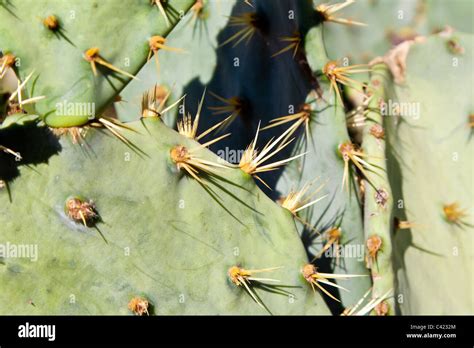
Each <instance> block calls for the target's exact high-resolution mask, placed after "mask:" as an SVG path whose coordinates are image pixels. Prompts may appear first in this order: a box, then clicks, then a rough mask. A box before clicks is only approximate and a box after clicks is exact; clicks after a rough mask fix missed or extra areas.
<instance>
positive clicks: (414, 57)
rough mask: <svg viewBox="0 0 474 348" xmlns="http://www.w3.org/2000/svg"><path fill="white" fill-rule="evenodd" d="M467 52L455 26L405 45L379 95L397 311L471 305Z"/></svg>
mask: <svg viewBox="0 0 474 348" xmlns="http://www.w3.org/2000/svg"><path fill="white" fill-rule="evenodd" d="M454 39H455V40H456V42H458V48H459V50H458V53H455V52H453V51H452V49H451V47H452V45H451V44H450V43H451V42H452V40H454ZM461 51H462V53H461ZM472 55H473V51H472V35H469V34H464V33H460V32H453V33H444V34H442V35H435V36H432V37H429V38H427V39H424V40H420V41H419V42H418V43H413V44H412V45H411V47H410V48H409V51H408V54H407V57H406V61H405V62H404V63H405V64H406V70H405V71H404V74H403V82H401V83H399V84H394V86H393V88H392V89H391V93H390V94H389V98H388V101H387V102H390V103H388V104H387V106H386V112H388V113H389V115H390V116H391V117H386V128H387V137H388V144H389V151H388V154H389V155H390V156H389V161H388V173H389V177H390V183H391V186H392V189H393V191H394V215H395V217H396V218H397V225H396V230H395V232H394V253H395V258H394V260H395V272H396V274H397V279H398V285H397V287H398V289H397V296H398V304H399V307H400V312H401V313H402V314H421V313H423V314H448V313H451V314H467V313H472V312H473V311H474V304H473V299H472V293H473V288H472V284H473V283H472V276H473V268H472V266H473V263H472V258H473V249H472V233H473V232H474V231H473V226H474V224H473V213H474V212H473V211H472V197H473V192H472V175H473V173H472V169H473V162H472V161H473V156H472V151H473V143H472V137H471V134H472V110H473V100H474V98H473V94H472V88H471V87H470V83H471V82H470V81H469V79H466V76H469V74H470V72H471V71H472V61H473V60H472ZM428 56H429V57H435V56H436V57H437V59H436V60H429V59H427V58H426V57H428ZM423 60H424V63H422V61H423ZM428 77H429V79H428ZM452 284H457V285H456V286H453V285H452Z"/></svg>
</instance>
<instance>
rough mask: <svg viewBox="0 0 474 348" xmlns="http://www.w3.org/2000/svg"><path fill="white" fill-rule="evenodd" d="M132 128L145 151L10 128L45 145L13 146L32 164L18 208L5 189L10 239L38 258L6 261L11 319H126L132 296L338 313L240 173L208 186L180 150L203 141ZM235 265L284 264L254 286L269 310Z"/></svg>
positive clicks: (273, 211) (219, 307)
mask: <svg viewBox="0 0 474 348" xmlns="http://www.w3.org/2000/svg"><path fill="white" fill-rule="evenodd" d="M131 126H133V127H134V128H135V129H136V130H137V131H138V132H140V133H142V134H134V133H132V132H130V134H128V133H127V136H128V137H129V138H130V140H131V141H133V142H134V143H135V144H136V145H137V146H138V147H139V148H140V150H141V151H143V156H140V155H139V154H137V153H134V152H131V151H130V149H129V148H128V147H126V146H125V145H124V144H122V143H121V142H120V141H118V140H116V139H113V138H111V137H109V136H107V135H104V134H101V133H100V132H99V131H97V130H90V131H88V133H87V135H86V136H85V138H84V139H83V141H84V142H85V143H86V144H87V147H86V146H80V145H78V144H73V143H72V141H71V139H70V137H69V136H67V135H66V136H63V137H61V139H60V140H57V138H56V137H55V136H53V135H51V134H49V131H47V129H46V128H36V127H28V128H21V129H19V130H17V131H16V132H13V133H11V134H9V135H8V137H7V140H10V141H11V142H15V139H18V138H20V137H29V138H30V139H34V140H35V141H37V149H35V150H30V151H29V150H28V149H27V148H26V146H24V145H21V144H16V143H15V144H13V143H8V145H9V146H12V147H16V148H17V149H18V150H20V151H21V153H22V155H23V156H24V158H25V160H26V161H28V160H31V162H30V163H31V165H32V167H31V168H30V167H29V166H20V168H18V169H19V173H18V175H19V176H18V177H17V178H16V179H15V180H14V181H13V182H12V183H11V186H10V190H11V200H12V202H11V203H9V197H8V194H7V192H6V191H5V190H3V192H1V193H0V200H1V202H2V203H1V205H2V207H3V208H2V212H1V215H0V219H1V223H2V240H5V241H8V242H9V243H10V244H11V245H34V246H35V247H36V248H37V255H36V257H32V258H30V259H15V258H4V259H2V263H1V264H0V277H1V279H2V281H1V284H2V291H1V295H0V304H1V305H0V307H1V308H2V313H3V314H127V313H130V312H129V309H128V308H127V304H128V303H129V301H130V300H132V298H134V297H140V298H145V299H146V300H147V301H148V302H149V303H150V304H152V309H150V311H153V314H198V313H199V314H206V313H207V314H266V313H268V312H271V313H273V314H327V313H328V311H327V309H326V306H325V305H324V303H323V302H322V299H321V297H320V296H319V295H317V294H314V293H313V292H312V290H311V288H310V287H309V285H308V284H307V283H306V281H305V280H304V279H303V277H302V275H301V273H300V270H301V268H302V267H303V266H304V265H305V264H306V263H307V260H306V255H305V252H304V248H303V245H302V243H301V241H300V239H299V238H298V234H297V232H296V229H295V226H294V222H293V220H292V218H291V215H290V214H289V213H288V212H286V211H285V210H284V209H282V208H280V207H278V206H277V205H276V204H275V203H273V202H272V201H271V200H270V199H269V198H267V197H266V196H265V195H264V194H263V192H261V191H260V190H259V189H258V188H257V187H256V186H255V184H254V183H253V181H252V179H251V177H248V176H246V175H244V174H243V173H242V172H240V170H238V169H222V175H225V179H222V180H219V178H218V177H216V178H214V179H212V180H208V179H207V178H203V181H202V182H203V184H201V183H200V182H199V181H197V180H195V179H193V178H192V177H190V176H188V175H183V172H182V171H179V170H178V169H177V168H176V164H175V163H173V161H172V159H171V157H170V151H171V150H172V149H173V148H174V147H175V146H176V145H184V146H186V147H188V148H189V149H192V148H196V147H199V145H198V144H197V143H195V142H194V141H191V140H187V139H186V138H184V137H182V136H180V135H178V134H177V133H175V132H174V131H172V130H170V129H168V128H167V127H166V126H165V125H164V124H163V123H162V122H160V121H159V120H146V121H144V123H143V125H142V124H141V123H140V122H138V123H135V124H132V125H131ZM40 138H41V139H43V140H42V141H41V140H40ZM199 153H200V156H201V153H202V158H204V159H208V160H210V161H211V160H216V156H215V155H212V154H211V153H209V151H207V150H204V149H200V150H199ZM2 160H4V159H3V158H2ZM2 165H5V163H4V162H3V161H2ZM125 173H126V175H125ZM71 199H76V201H72V203H71ZM74 202H75V204H74ZM89 202H90V204H89ZM71 204H72V206H71ZM88 209H90V210H88ZM92 211H93V213H92ZM80 214H83V217H80ZM91 214H94V215H91ZM94 216H95V217H94ZM82 219H85V220H84V221H85V223H83V221H82ZM27 226H29V227H27ZM33 226H34V228H33ZM35 258H36V259H35ZM232 266H240V267H243V268H245V269H266V268H271V267H281V268H278V269H275V270H274V271H273V272H269V273H268V275H267V274H265V276H262V277H263V278H273V279H275V280H278V282H271V281H268V282H266V281H262V282H261V283H257V285H255V286H253V288H251V289H252V291H253V292H254V293H255V294H256V296H258V297H259V301H261V304H263V306H265V307H266V309H264V308H263V306H259V304H258V303H256V302H255V301H254V300H253V299H252V297H251V296H250V295H249V294H248V293H246V291H245V288H244V287H243V286H237V285H235V284H234V283H233V282H232V281H231V280H230V279H229V276H228V273H227V272H228V270H229V269H230V268H231V267H232Z"/></svg>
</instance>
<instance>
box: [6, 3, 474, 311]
mask: <svg viewBox="0 0 474 348" xmlns="http://www.w3.org/2000/svg"><path fill="white" fill-rule="evenodd" d="M469 7H470V4H468V2H463V1H453V2H449V3H446V4H445V3H444V2H443V3H441V1H430V2H428V1H419V2H407V1H401V0H390V1H383V2H382V1H373V0H360V1H357V2H355V1H352V0H346V1H343V0H340V1H339V2H337V1H334V2H330V3H323V2H320V1H316V0H314V1H313V0H308V1H297V0H282V1H269V0H249V1H243V0H228V1H218V0H216V1H213V0H153V1H149V0H143V1H132V0H127V1H115V0H105V1H95V0H84V1H79V0H72V1H67V2H64V1H58V0H40V1H33V0H26V1H15V0H10V1H0V52H1V54H0V314H135V315H167V314H257V315H261V314H298V315H301V314H326V315H327V314H330V313H332V314H336V315H339V314H341V315H367V314H372V315H393V314H466V313H472V312H473V302H472V296H471V295H470V294H472V257H473V255H472V243H471V242H472V235H471V234H472V229H473V225H474V223H473V220H472V216H473V214H474V212H473V211H472V202H471V200H472V183H471V182H470V178H471V177H472V127H473V105H472V100H473V98H472V97H473V96H472V88H471V85H472V81H471V80H472V79H471V80H470V78H469V76H470V72H471V70H472V66H471V65H472V38H471V35H470V34H463V33H461V32H459V31H455V30H453V29H452V28H450V27H446V28H445V30H444V31H442V32H441V33H439V34H436V35H432V36H429V37H416V36H417V35H418V34H424V35H427V34H431V33H432V32H439V31H440V30H441V29H442V28H444V27H445V26H456V25H458V29H462V30H464V31H465V32H468V33H469V32H471V31H472V28H471V26H470V21H466V20H465V19H464V17H465V16H464V17H463V18H462V19H460V20H457V19H456V20H453V18H457V17H459V16H457V17H456V16H455V14H456V13H458V14H459V13H464V12H465V13H468V11H467V10H466V9H469ZM440 13H443V16H441V15H440ZM20 34H21V35H20ZM398 44H400V45H398ZM390 48H393V49H392V50H390V51H388V50H389V49H390ZM387 51H388V53H387V54H386V55H385V56H382V55H383V53H384V52H387ZM376 55H380V57H377V58H376V57H375V56H376ZM432 57H437V58H436V60H432V59H431V58H432ZM374 58H375V59H374ZM369 61H370V64H358V63H368V62H369ZM173 129H175V130H173ZM427 289H428V290H427Z"/></svg>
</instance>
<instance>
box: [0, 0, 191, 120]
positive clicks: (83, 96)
mask: <svg viewBox="0 0 474 348" xmlns="http://www.w3.org/2000/svg"><path fill="white" fill-rule="evenodd" d="M154 3H155V2H153V1H152V2H151V3H150V1H134V0H127V1H114V0H107V1H92V0H87V1H81V0H73V1H68V2H64V1H57V0H56V1H55V0H53V1H51V0H41V1H34V0H27V1H7V2H6V3H5V4H4V5H3V6H2V8H1V11H2V12H1V21H0V47H1V49H2V51H3V53H4V54H6V53H9V54H11V55H12V57H13V62H12V64H11V67H12V68H14V69H15V70H17V71H18V72H19V76H20V77H21V78H24V77H26V76H27V75H28V74H30V73H33V74H35V77H34V78H35V79H36V81H35V93H36V95H38V96H46V97H47V98H46V99H45V100H43V101H42V102H41V103H38V104H37V105H36V109H37V112H38V113H40V114H41V115H43V116H44V119H45V122H46V123H47V124H48V125H49V126H51V127H71V126H81V125H84V124H86V123H87V122H88V121H89V120H91V119H94V118H95V116H96V115H100V114H101V113H102V112H103V111H104V109H105V107H106V106H107V105H108V104H109V103H110V102H111V101H113V100H114V99H115V97H116V95H117V94H118V93H119V92H120V90H122V89H123V88H124V86H125V85H126V83H128V82H129V81H130V79H131V78H133V77H134V75H135V74H136V73H137V72H138V71H139V70H140V68H141V67H142V66H143V65H144V64H145V62H146V60H147V56H148V55H149V52H150V51H154V50H155V49H156V50H157V48H154V47H153V46H152V44H151V41H150V40H151V39H152V38H153V37H158V36H160V37H164V36H166V34H168V32H169V31H170V30H171V29H172V27H173V26H174V25H175V24H176V22H178V21H179V19H180V16H181V15H183V14H184V13H185V12H186V11H187V10H188V9H189V7H190V6H191V5H192V4H193V0H172V1H168V2H167V4H166V5H164V7H165V14H166V15H163V13H162V12H161V11H160V9H159V8H158V6H157V5H156V4H154ZM158 3H160V1H158ZM160 4H161V3H160ZM160 6H161V5H160ZM168 21H169V23H168ZM58 74H60V78H58ZM71 105H73V106H74V105H75V106H77V105H81V106H82V105H83V106H84V107H83V108H77V107H75V108H73V107H70V106H71Z"/></svg>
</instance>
